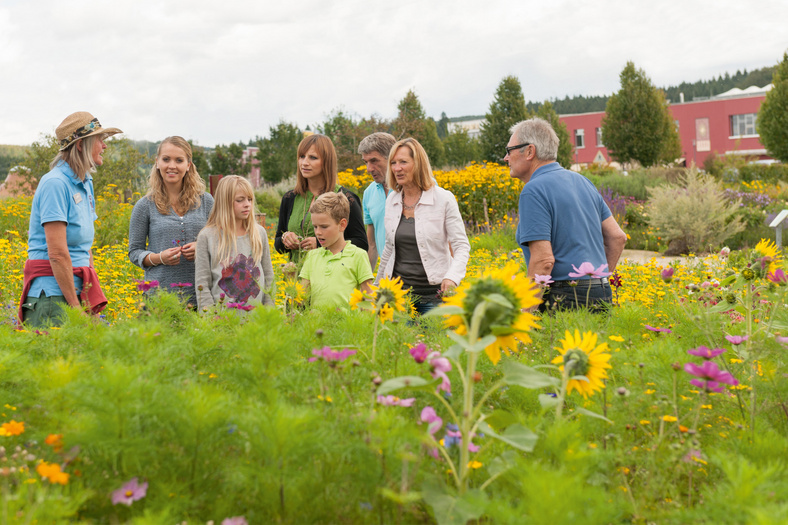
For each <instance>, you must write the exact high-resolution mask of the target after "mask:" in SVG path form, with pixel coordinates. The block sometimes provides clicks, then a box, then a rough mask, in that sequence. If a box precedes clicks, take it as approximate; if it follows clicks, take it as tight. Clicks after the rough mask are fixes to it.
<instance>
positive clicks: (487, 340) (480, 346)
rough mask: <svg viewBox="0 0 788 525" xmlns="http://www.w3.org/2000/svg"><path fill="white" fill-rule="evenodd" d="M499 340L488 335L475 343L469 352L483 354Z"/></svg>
mask: <svg viewBox="0 0 788 525" xmlns="http://www.w3.org/2000/svg"><path fill="white" fill-rule="evenodd" d="M496 339H497V338H496V337H495V336H494V335H486V336H484V337H482V338H481V339H479V340H478V341H476V342H475V343H473V346H472V347H470V348H469V349H468V351H469V352H481V351H482V350H484V349H485V348H487V347H488V346H490V345H491V344H493V343H494V342H495V340H496Z"/></svg>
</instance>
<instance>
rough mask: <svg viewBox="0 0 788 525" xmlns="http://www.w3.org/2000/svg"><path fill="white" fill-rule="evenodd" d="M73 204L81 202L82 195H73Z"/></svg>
mask: <svg viewBox="0 0 788 525" xmlns="http://www.w3.org/2000/svg"><path fill="white" fill-rule="evenodd" d="M74 202H76V203H77V204H79V203H80V202H82V195H80V194H79V193H75V194H74Z"/></svg>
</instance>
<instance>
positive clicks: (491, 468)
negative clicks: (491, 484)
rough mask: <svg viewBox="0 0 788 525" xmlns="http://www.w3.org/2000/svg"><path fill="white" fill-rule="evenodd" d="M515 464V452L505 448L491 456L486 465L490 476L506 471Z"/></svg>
mask: <svg viewBox="0 0 788 525" xmlns="http://www.w3.org/2000/svg"><path fill="white" fill-rule="evenodd" d="M516 464H517V453H516V452H515V451H514V450H506V451H505V452H504V453H503V454H501V455H500V456H498V457H495V458H493V459H492V460H491V461H490V463H489V464H488V465H487V472H489V473H490V475H491V476H495V475H496V474H500V473H502V472H506V471H507V470H509V469H511V468H513V467H514V466H515V465H516Z"/></svg>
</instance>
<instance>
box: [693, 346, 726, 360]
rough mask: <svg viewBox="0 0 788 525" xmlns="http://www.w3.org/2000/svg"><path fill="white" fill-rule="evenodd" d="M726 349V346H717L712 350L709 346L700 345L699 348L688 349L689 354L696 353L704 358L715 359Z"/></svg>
mask: <svg viewBox="0 0 788 525" xmlns="http://www.w3.org/2000/svg"><path fill="white" fill-rule="evenodd" d="M724 351H725V349H724V348H715V349H714V350H711V349H709V347H707V346H699V347H698V348H691V349H689V350H687V353H688V354H689V355H696V356H698V357H702V358H703V359H714V358H715V357H717V356H718V355H720V354H721V353H723V352H724Z"/></svg>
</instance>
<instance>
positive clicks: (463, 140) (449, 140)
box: [443, 128, 479, 168]
mask: <svg viewBox="0 0 788 525" xmlns="http://www.w3.org/2000/svg"><path fill="white" fill-rule="evenodd" d="M443 145H444V146H445V148H446V161H447V163H448V165H449V166H451V167H452V168H461V167H463V166H465V165H467V164H469V163H470V162H472V161H475V160H476V161H478V160H479V141H478V140H474V139H472V138H471V137H470V136H469V135H468V131H466V130H465V129H463V128H457V129H456V130H454V131H450V132H449V134H448V135H447V136H446V139H445V140H444V142H443Z"/></svg>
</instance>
